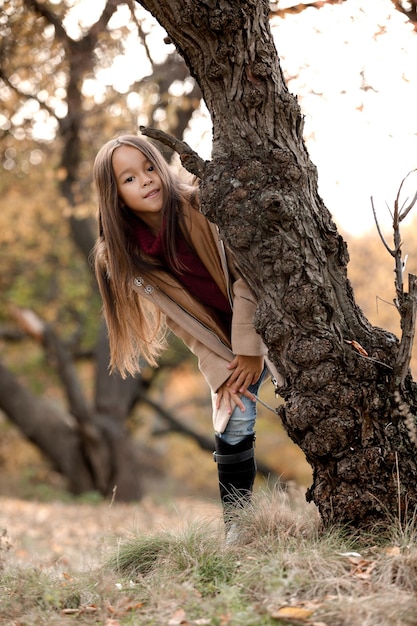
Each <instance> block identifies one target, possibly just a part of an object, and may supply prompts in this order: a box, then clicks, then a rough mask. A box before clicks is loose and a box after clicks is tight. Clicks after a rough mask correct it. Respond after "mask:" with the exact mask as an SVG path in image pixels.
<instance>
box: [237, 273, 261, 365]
mask: <svg viewBox="0 0 417 626" xmlns="http://www.w3.org/2000/svg"><path fill="white" fill-rule="evenodd" d="M232 289H233V317H232V338H231V339H232V350H233V353H234V354H241V355H244V356H261V355H263V356H266V354H267V349H266V346H265V345H264V343H263V341H262V338H261V336H260V335H259V334H258V333H257V332H256V330H255V328H254V326H253V318H254V315H255V311H256V300H255V298H254V296H253V294H252V292H251V290H250V289H249V286H248V284H247V283H246V282H245V281H244V279H243V278H241V277H238V278H237V279H236V280H235V281H234V283H233V285H232Z"/></svg>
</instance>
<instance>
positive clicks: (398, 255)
mask: <svg viewBox="0 0 417 626" xmlns="http://www.w3.org/2000/svg"><path fill="white" fill-rule="evenodd" d="M415 172H417V168H416V169H414V170H411V171H410V172H408V174H407V176H405V177H404V178H403V179H402V181H401V184H400V186H399V188H398V192H397V195H396V197H395V200H394V210H393V211H392V212H391V216H392V229H393V241H394V246H393V247H390V246H389V244H388V243H387V241H386V240H385V238H384V236H383V234H382V231H381V228H380V226H379V223H378V218H377V214H376V210H375V205H374V202H373V198H371V205H372V211H373V214H374V219H375V224H376V228H377V231H378V234H379V236H380V238H381V241H382V243H383V245H384V247H385V249H386V250H387V251H388V252H389V254H390V255H391V256H392V257H393V258H394V273H395V292H396V296H395V299H394V304H395V307H396V308H397V310H398V312H399V313H400V322H401V331H402V332H401V341H400V345H399V349H398V355H397V360H396V363H395V366H394V372H393V377H392V388H393V390H397V389H399V388H401V387H402V386H403V385H404V381H405V378H406V376H407V375H408V371H409V366H410V359H411V352H412V347H413V343H414V335H415V325H416V316H417V277H416V276H414V275H412V274H410V275H409V277H408V293H406V292H405V291H404V271H405V267H406V264H407V255H406V256H405V257H404V258H403V256H402V248H403V242H402V240H401V232H400V225H401V222H402V221H403V220H404V219H405V218H406V217H407V215H408V214H409V213H410V211H411V210H412V208H413V207H414V206H415V204H416V202H417V192H416V193H415V194H414V196H413V197H412V199H411V200H409V199H408V198H406V200H405V201H404V202H402V203H401V194H402V192H403V189H404V184H405V182H406V180H407V179H408V177H409V176H411V174H413V173H415Z"/></svg>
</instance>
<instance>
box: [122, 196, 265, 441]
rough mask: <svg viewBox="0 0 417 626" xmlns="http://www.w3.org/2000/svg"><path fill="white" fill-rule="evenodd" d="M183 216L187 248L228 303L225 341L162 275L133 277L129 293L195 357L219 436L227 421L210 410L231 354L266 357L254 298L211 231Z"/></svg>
mask: <svg viewBox="0 0 417 626" xmlns="http://www.w3.org/2000/svg"><path fill="white" fill-rule="evenodd" d="M184 213H185V218H186V224H187V229H188V231H189V236H190V239H191V242H192V244H193V246H194V247H195V249H196V250H198V255H199V257H200V259H201V261H202V262H203V263H204V265H205V266H206V267H207V269H208V271H209V272H210V274H211V276H212V277H213V279H214V280H215V281H216V283H217V285H218V286H219V288H220V289H221V290H222V292H223V293H224V294H225V295H226V296H227V297H228V298H229V301H230V303H231V306H232V310H233V316H232V333H231V337H227V336H226V335H225V333H224V331H223V330H222V328H221V327H220V326H219V324H217V323H216V319H215V316H213V312H212V311H211V310H210V309H209V308H208V307H206V306H204V305H203V304H202V303H201V302H199V301H198V300H196V299H195V298H194V297H193V296H192V295H191V294H189V293H188V291H186V290H185V289H184V287H183V286H182V285H181V284H180V283H179V282H178V281H177V280H175V278H173V277H172V276H170V275H168V274H165V273H164V272H155V273H153V274H152V275H149V276H148V275H145V274H144V275H142V276H137V277H135V279H134V289H135V290H136V291H137V292H138V293H140V294H141V296H143V297H145V298H148V299H149V300H151V301H152V302H153V303H154V304H155V305H156V306H157V307H158V308H159V309H160V310H161V311H162V312H163V313H164V314H165V316H166V322H167V325H168V327H169V328H170V329H171V330H172V332H173V333H174V334H175V335H177V336H178V337H180V338H181V339H182V340H183V341H184V343H185V344H186V345H187V346H188V348H189V349H190V350H191V351H192V352H193V353H194V354H195V355H196V356H197V358H198V366H199V369H200V371H201V372H202V374H203V375H204V377H205V379H206V380H207V382H208V384H209V386H210V389H211V391H212V398H213V425H214V429H215V431H216V432H223V431H224V429H225V428H226V425H227V422H228V420H229V416H228V415H227V413H226V411H222V410H219V411H218V410H217V409H216V408H215V394H216V391H217V389H219V387H220V386H221V385H222V384H223V383H224V382H225V381H226V380H227V379H228V378H229V376H230V373H231V372H230V370H229V369H227V365H228V363H230V361H231V360H232V359H233V357H234V355H236V354H241V355H246V356H259V355H263V356H264V357H266V355H267V349H266V346H265V345H264V343H263V341H262V339H261V337H260V335H258V334H257V333H256V331H255V329H254V327H253V317H254V313H255V309H256V301H255V299H254V296H253V294H252V292H251V291H250V289H249V287H248V285H247V284H246V282H245V281H244V280H243V279H242V278H241V277H240V276H238V275H237V274H233V273H232V271H231V267H230V263H228V260H227V256H226V251H225V248H224V245H223V243H222V241H221V240H220V238H219V234H218V229H217V227H216V226H215V225H214V224H212V223H210V222H209V221H208V220H207V219H206V218H205V217H204V216H203V215H202V214H201V213H200V212H199V211H198V210H196V209H193V208H192V207H191V206H188V205H187V206H186V207H185V208H184ZM268 366H270V364H269V363H268ZM274 374H276V372H274Z"/></svg>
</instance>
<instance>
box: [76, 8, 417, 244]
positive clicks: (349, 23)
mask: <svg viewBox="0 0 417 626" xmlns="http://www.w3.org/2000/svg"><path fill="white" fill-rule="evenodd" d="M292 4H293V1H290V0H280V3H279V7H280V8H284V5H292ZM87 6H88V7H89V9H90V11H91V8H92V6H93V5H91V3H90V1H89V0H78V2H77V3H76V8H75V11H74V17H76V16H77V13H78V16H77V17H78V19H79V20H80V21H81V20H82V16H83V15H86V9H87ZM101 7H102V2H97V3H96V4H95V5H94V10H95V11H96V12H97V14H99V13H100V11H101ZM87 13H88V11H87ZM89 19H90V20H91V17H90V15H89ZM75 21H76V20H75ZM129 21H130V16H129V13H128V12H122V11H119V12H118V13H117V14H116V15H115V16H114V18H113V25H114V26H116V25H121V24H127V23H129ZM73 24H74V23H73ZM151 24H153V18H152V17H151V16H149V25H148V28H151V29H152V38H153V40H154V41H155V45H151V49H152V51H154V50H155V51H157V52H159V54H160V55H163V53H164V52H165V50H166V46H165V44H163V45H162V42H161V39H162V37H163V36H164V31H163V30H162V29H161V28H160V27H159V26H158V25H155V26H154V27H152V26H151ZM272 27H273V34H274V38H275V43H276V46H277V49H278V53H279V55H280V59H281V65H282V67H283V70H284V72H285V75H286V77H287V81H288V87H289V90H290V91H291V92H292V93H293V94H295V95H297V96H298V99H299V102H300V105H301V108H302V110H303V113H304V115H305V118H306V120H305V139H306V142H307V146H308V149H309V152H310V156H311V158H312V161H313V162H314V163H315V165H316V166H317V168H318V172H319V191H320V193H321V196H322V197H323V200H324V202H325V204H326V206H327V207H328V209H329V210H330V212H331V213H332V214H333V216H334V219H335V221H336V223H337V225H338V227H339V228H341V229H342V230H344V231H346V232H348V233H351V234H362V233H363V232H365V231H367V230H369V229H374V228H375V226H374V219H373V215H372V209H371V202H370V197H371V196H373V198H374V204H375V207H376V209H377V211H378V218H379V221H380V223H381V225H382V226H384V227H385V228H389V227H390V224H391V218H390V214H389V211H388V209H387V205H388V206H389V207H392V206H393V202H394V199H395V196H396V194H397V191H398V188H399V185H400V183H401V180H402V179H403V178H404V177H405V176H406V175H407V174H408V172H410V171H411V170H413V169H414V168H417V116H416V111H417V72H416V69H415V67H416V59H417V32H415V31H413V28H412V26H411V24H408V23H407V20H406V18H405V16H402V15H401V14H400V13H399V12H398V11H395V10H394V8H393V5H392V2H391V0H347V1H346V2H342V3H341V4H337V5H329V6H324V7H322V8H321V9H319V10H317V9H314V8H311V9H308V10H305V11H303V12H302V13H301V14H299V15H290V16H288V17H287V18H285V19H280V18H277V19H275V20H274V21H273V23H272ZM73 28H74V29H75V30H76V24H74V25H73ZM75 30H74V33H75ZM74 33H70V34H71V35H73V36H74ZM170 49H171V46H170ZM138 58H142V59H143V50H141V49H140V48H139V47H138V42H137V39H136V38H135V36H134V35H133V36H132V40H131V41H130V42H129V45H128V46H127V51H126V54H124V55H123V56H120V57H119V58H118V59H116V60H115V62H114V64H113V67H112V68H111V69H109V70H106V71H105V72H103V73H102V75H101V76H97V78H101V79H102V80H103V82H109V81H110V78H109V77H110V76H112V82H113V83H114V84H115V86H116V88H118V89H119V90H120V91H127V90H128V88H129V84H131V82H132V81H134V80H139V79H140V78H141V77H142V76H144V75H146V73H147V72H148V71H149V67H148V66H147V64H146V62H145V61H143V62H141V63H138ZM159 60H162V59H159ZM115 70H116V71H115ZM91 88H92V89H93V90H94V93H97V85H91ZM133 97H134V94H132V98H133ZM192 129H193V132H192V133H191V134H189V135H188V136H187V137H186V140H187V141H188V143H190V145H191V146H192V147H193V148H194V149H196V150H198V151H199V152H200V154H201V156H203V157H205V158H209V156H210V141H208V140H207V137H210V134H211V133H210V121H209V119H208V117H207V115H205V114H204V113H203V114H197V115H196V116H195V120H194V123H193V126H192ZM202 135H203V136H204V140H203V141H200V139H199V137H201V136H202ZM407 184H408V188H409V193H408V195H409V196H410V197H412V196H413V195H414V193H415V190H416V189H417V175H414V176H412V177H409V179H408V183H407ZM406 197H407V194H405V195H404V197H403V199H405V198H406ZM416 213H417V207H416ZM411 215H412V214H411Z"/></svg>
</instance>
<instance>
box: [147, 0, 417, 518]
mask: <svg viewBox="0 0 417 626" xmlns="http://www.w3.org/2000/svg"><path fill="white" fill-rule="evenodd" d="M138 1H139V0H138ZM140 4H141V5H142V6H143V7H145V8H146V9H148V10H149V11H150V12H151V13H152V14H153V15H154V16H155V17H156V19H157V20H158V21H159V22H160V24H161V25H162V26H163V27H164V28H165V29H166V31H167V32H168V34H169V37H170V38H171V40H172V41H173V42H174V43H175V45H176V46H177V49H178V51H179V52H180V54H181V55H182V56H183V57H184V59H185V61H186V63H187V65H188V67H189V69H190V72H191V74H192V75H193V76H194V77H195V78H196V80H197V81H198V83H199V85H200V88H201V90H202V93H203V97H204V99H205V102H206V104H207V107H208V109H209V111H210V114H211V118H212V122H213V153H212V160H211V161H210V162H207V163H205V164H204V166H203V167H202V171H203V173H202V176H201V178H202V182H201V187H202V198H203V212H205V214H206V215H207V216H208V217H209V218H210V219H211V220H212V221H214V222H215V223H217V224H218V225H219V227H220V230H221V233H222V235H223V237H224V239H225V240H226V242H227V244H228V245H229V246H230V248H231V249H232V251H233V252H234V255H235V258H236V260H237V263H238V265H239V267H240V269H241V271H242V272H243V274H244V275H245V277H246V279H247V281H248V282H249V284H250V286H251V288H252V289H253V291H254V292H255V294H256V295H257V297H258V300H259V306H258V310H257V313H256V318H255V327H256V329H257V330H258V332H259V333H260V334H261V335H262V337H263V338H264V340H265V342H266V344H267V346H268V348H269V352H270V356H271V358H272V360H273V362H274V363H275V364H276V365H277V366H278V368H279V370H280V372H281V373H282V375H283V379H284V382H283V384H282V386H281V388H280V394H281V395H282V396H283V397H284V399H285V405H284V407H283V409H282V411H281V412H280V416H281V418H282V421H283V423H284V425H285V427H286V429H287V431H288V433H289V435H290V436H291V438H292V439H293V440H294V441H295V442H296V443H297V444H298V445H299V446H300V447H301V448H302V450H303V451H304V453H305V455H306V457H307V460H308V462H309V463H310V464H311V466H312V468H313V475H314V476H313V483H312V485H311V487H310V489H309V491H308V494H307V497H308V499H309V500H313V501H314V502H315V504H316V505H317V506H318V508H319V510H320V513H321V516H322V518H323V521H324V523H325V524H329V523H332V522H335V521H337V522H340V523H343V524H346V523H347V524H351V525H354V526H357V527H364V526H366V525H368V524H371V523H373V522H375V521H377V520H380V519H381V518H383V517H385V516H386V515H387V514H389V515H394V516H395V515H397V514H399V515H405V513H406V511H407V509H408V510H409V511H412V510H414V508H415V506H416V504H417V492H416V486H417V481H416V477H417V464H416V449H415V447H414V444H413V443H412V442H411V441H410V438H409V436H408V434H407V428H406V425H405V423H404V420H403V418H402V417H401V415H400V413H399V410H398V403H397V401H396V400H395V398H394V395H395V392H396V397H397V398H398V397H401V399H402V401H403V402H404V403H405V406H406V407H408V415H410V414H411V418H412V420H413V421H415V420H414V417H413V415H414V414H415V407H416V386H415V384H414V383H413V381H412V379H411V377H410V375H409V373H408V371H407V368H406V369H405V370H404V367H403V368H402V370H401V371H402V372H403V374H402V375H401V376H398V375H397V372H398V367H397V359H398V355H399V342H398V340H397V339H396V337H394V336H393V335H392V334H390V333H389V332H387V331H384V330H383V329H380V328H376V327H373V326H372V325H371V324H370V323H369V322H368V320H367V319H366V318H365V317H364V315H363V313H362V311H361V310H360V308H359V307H358V306H357V305H356V303H355V301H354V295H353V292H352V288H351V285H350V283H349V281H348V278H347V271H346V270H347V263H348V251H347V246H346V244H345V242H344V241H343V239H342V237H341V236H340V235H339V234H338V232H337V229H336V226H335V224H334V222H333V220H332V218H331V215H330V214H329V212H328V211H327V209H326V207H325V206H324V204H323V202H322V199H321V198H320V197H319V194H318V191H317V172H316V168H315V167H314V165H313V164H312V162H311V161H310V159H309V155H308V152H307V149H306V147H305V144H304V141H303V137H302V131H303V118H302V115H301V112H300V109H299V106H298V103H297V101H296V98H294V97H293V96H292V95H291V94H289V92H288V90H287V87H286V85H285V81H284V78H283V75H282V72H281V69H280V64H279V58H278V55H277V51H276V49H275V46H274V44H273V40H272V37H271V33H270V28H269V19H268V13H269V6H268V5H269V3H268V2H267V1H266V0H229V1H228V2H225V1H223V0H193V2H190V1H189V0H143V1H141V2H140ZM404 301H405V303H406V306H408V308H409V309H410V310H414V311H415V306H416V304H415V294H412V293H410V294H404ZM406 340H407V339H406V338H404V341H406ZM408 340H409V338H408ZM407 365H408V364H407ZM404 371H405V375H404ZM398 394H400V395H399V396H398ZM399 485H400V487H399Z"/></svg>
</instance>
